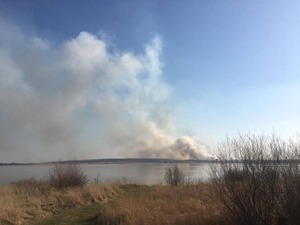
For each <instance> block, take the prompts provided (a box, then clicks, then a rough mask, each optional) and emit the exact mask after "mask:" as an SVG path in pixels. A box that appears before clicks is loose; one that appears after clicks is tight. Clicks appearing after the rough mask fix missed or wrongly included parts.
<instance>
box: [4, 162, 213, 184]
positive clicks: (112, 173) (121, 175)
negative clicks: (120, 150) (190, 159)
mask: <svg viewBox="0 0 300 225" xmlns="http://www.w3.org/2000/svg"><path fill="white" fill-rule="evenodd" d="M171 166H172V164H160V163H155V164H151V163H145V164H143V163H136V164H83V165H80V167H81V169H82V170H83V171H84V172H85V174H86V175H87V176H88V178H89V180H90V181H94V180H98V181H101V182H107V181H120V182H126V183H137V184H157V183H160V182H162V181H163V179H164V173H165V170H166V168H168V167H171ZM179 167H180V168H182V169H183V171H184V172H185V174H187V176H189V177H191V178H192V179H197V180H198V179H201V180H203V181H205V180H208V179H209V174H208V173H209V170H210V166H209V164H205V163H193V164H179ZM51 168H52V166H45V165H43V166H42V165H28V166H0V184H7V183H10V182H13V181H17V180H20V179H27V178H33V177H34V178H36V179H45V178H46V177H47V175H48V173H49V170H50V169H51Z"/></svg>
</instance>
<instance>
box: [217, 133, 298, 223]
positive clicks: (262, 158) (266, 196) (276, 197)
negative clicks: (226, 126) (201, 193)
mask: <svg viewBox="0 0 300 225" xmlns="http://www.w3.org/2000/svg"><path fill="white" fill-rule="evenodd" d="M299 156H300V143H299V142H296V141H292V140H290V141H284V140H282V139H280V138H278V137H276V136H275V135H273V136H263V135H261V136H251V135H241V136H239V137H238V138H237V139H228V140H227V142H226V143H225V144H224V145H223V146H221V148H220V154H219V160H220V164H219V165H215V166H213V167H212V171H213V174H212V176H213V191H214V193H215V194H216V196H217V197H218V201H219V203H220V205H221V208H220V209H221V213H222V216H223V217H224V218H226V219H227V220H228V221H229V222H230V223H231V224H237V225H239V224H243V225H257V224H263V225H298V224H299V219H300V203H299V202H300V167H299V162H300V157H299ZM232 160H236V161H235V162H234V163H233V161H232Z"/></svg>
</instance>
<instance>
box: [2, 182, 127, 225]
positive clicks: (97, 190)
mask: <svg viewBox="0 0 300 225" xmlns="http://www.w3.org/2000/svg"><path fill="white" fill-rule="evenodd" d="M121 192H122V189H121V188H120V186H119V185H117V184H101V185H100V184H88V185H85V186H82V187H70V188H65V189H57V188H53V187H52V186H50V185H48V184H47V183H45V182H40V181H36V180H26V181H19V182H17V183H15V184H11V185H8V186H2V187H0V209H1V210H0V224H16V225H20V224H24V223H25V222H26V221H27V220H30V219H32V218H42V217H46V216H48V215H53V214H58V213H60V212H61V211H62V210H65V209H70V208H75V207H78V206H84V205H91V204H93V203H96V202H105V201H107V200H109V199H112V198H113V197H114V196H115V195H117V194H120V193H121Z"/></svg>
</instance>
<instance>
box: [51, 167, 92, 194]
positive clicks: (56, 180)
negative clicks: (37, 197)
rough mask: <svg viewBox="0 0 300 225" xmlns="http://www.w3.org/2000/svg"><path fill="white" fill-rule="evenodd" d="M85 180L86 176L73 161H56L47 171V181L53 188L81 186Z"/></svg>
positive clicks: (86, 180)
mask: <svg viewBox="0 0 300 225" xmlns="http://www.w3.org/2000/svg"><path fill="white" fill-rule="evenodd" d="M87 182H88V179H87V176H86V175H85V174H84V173H83V172H82V170H81V169H80V167H79V166H78V165H77V164H74V163H56V164H55V165H54V167H53V168H52V169H51V170H50V172H49V183H50V185H51V186H53V187H55V188H67V187H74V186H83V185H85V184H86V183H87Z"/></svg>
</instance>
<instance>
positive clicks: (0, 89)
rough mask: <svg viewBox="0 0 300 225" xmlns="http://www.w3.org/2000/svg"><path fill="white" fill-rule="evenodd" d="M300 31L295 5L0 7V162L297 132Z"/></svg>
mask: <svg viewBox="0 0 300 225" xmlns="http://www.w3.org/2000/svg"><path fill="white" fill-rule="evenodd" d="M299 24H300V2H299V1H281V0H278V1H263V2H262V1H255V0H254V1H236V0H229V1H221V0H219V1H218V0H217V1H204V0H203V1H198V0H188V1H174V0H172V1H171V0H165V1H158V0H151V1H150V0H148V1H146V0H144V1H137V0H128V1H112V0H102V1H100V0H98V1H97V0H86V1H79V0H72V1H71V0H65V1H56V0H55V1H53V0H51V1H50V0H40V1H34V0H27V1H25V0H20V1H15V0H0V33H1V35H0V123H1V126H0V162H11V161H14V162H15V161H18V162H38V161H49V160H58V159H66V158H68V157H74V156H75V157H76V158H80V159H89V158H110V157H172V158H184V159H187V158H205V157H211V156H212V155H213V151H214V148H215V146H217V145H218V143H219V142H220V141H222V140H224V139H225V138H226V136H228V135H229V136H234V135H237V134H238V133H239V132H240V133H253V134H258V133H265V134H269V133H271V132H274V131H275V132H276V134H278V135H280V136H283V137H290V136H294V135H299V127H300V117H299V115H300V100H299V96H300V74H299V72H300V63H299V62H300V28H299Z"/></svg>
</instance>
